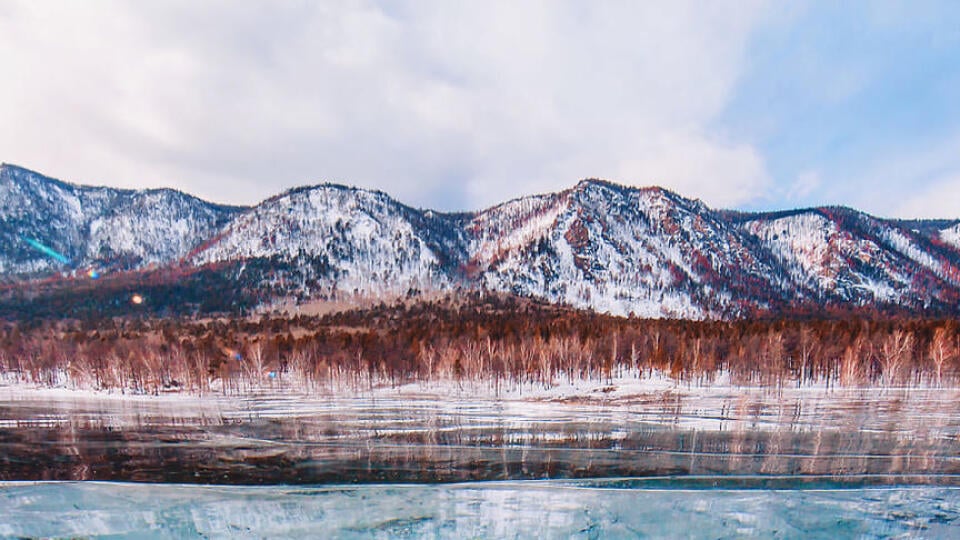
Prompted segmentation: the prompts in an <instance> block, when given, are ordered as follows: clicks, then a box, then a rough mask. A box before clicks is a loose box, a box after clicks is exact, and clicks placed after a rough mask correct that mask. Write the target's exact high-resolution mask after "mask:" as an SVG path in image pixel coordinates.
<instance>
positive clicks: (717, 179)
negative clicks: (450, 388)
mask: <svg viewBox="0 0 960 540" xmlns="http://www.w3.org/2000/svg"><path fill="white" fill-rule="evenodd" d="M0 126H2V127H0V161H5V162H9V163H16V164H19V165H23V166H25V167H28V168H31V169H35V170H38V171H40V172H43V173H45V174H48V175H51V176H55V177H58V178H62V179H65V180H70V181H75V182H80V183H93V184H106V185H114V186H122V187H158V186H169V187H175V188H178V189H182V190H185V191H188V192H191V193H193V194H196V195H198V196H201V197H204V198H206V199H210V200H214V201H219V202H227V203H242V204H250V203H254V202H256V201H258V200H260V199H263V198H265V197H268V196H270V195H272V194H275V193H277V192H279V191H281V190H283V189H286V188H289V187H293V186H296V185H303V184H308V183H310V184H312V183H318V182H323V181H336V182H340V183H346V184H352V185H359V186H363V187H370V188H378V189H383V190H385V191H387V192H389V193H391V194H392V195H394V196H396V197H397V198H399V199H400V200H402V201H404V202H406V203H408V204H412V205H415V206H421V207H431V208H436V209H443V210H463V209H477V208H481V207H484V206H487V205H490V204H493V203H496V202H500V201H503V200H506V199H509V198H512V197H517V196H522V195H525V194H530V193H537V192H544V191H553V190H559V189H563V188H565V187H569V186H571V185H573V184H574V183H575V182H576V181H577V179H579V178H584V177H602V178H607V179H611V180H614V181H618V182H621V183H624V184H631V185H651V184H658V185H662V186H665V187H668V188H671V189H674V190H676V191H679V192H680V193H682V194H684V195H687V196H690V197H697V198H701V199H703V200H704V201H705V202H706V203H708V204H710V205H712V206H718V207H732V208H743V209H778V208H787V207H795V206H803V205H813V204H826V203H829V204H846V205H852V206H856V207H858V208H861V209H864V210H867V211H869V212H872V213H876V214H880V215H887V216H903V217H947V216H950V217H960V7H958V4H957V3H955V2H951V1H947V2H942V3H936V2H932V3H930V2H922V1H908V2H902V3H897V2H882V1H876V2H779V3H767V2H764V1H760V0H757V1H754V0H736V1H731V2H710V1H705V0H695V1H692V2H689V3H688V2H684V1H670V2H662V3H660V5H657V4H655V3H654V2H635V1H625V2H604V1H596V2H593V1H590V2H587V1H571V2H565V1H562V0H544V1H521V2H516V1H507V2H496V1H493V2H491V1H483V2H480V1H468V0H463V1H450V0H442V1H436V2H433V1H427V0H423V1H413V2H405V1H389V2H373V1H348V0H344V1H329V2H298V1H293V0H284V1H271V2H267V1H264V2H250V1H242V0H229V1H222V2H217V1H204V2H197V1H194V0H187V1H182V2H180V1H160V2H142V1H139V0H134V1H107V0H102V1H101V0H89V1H85V2H73V1H63V2H56V1H46V0H23V1H16V0H14V1H10V0H0Z"/></svg>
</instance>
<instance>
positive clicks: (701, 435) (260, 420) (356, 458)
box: [0, 387, 960, 485]
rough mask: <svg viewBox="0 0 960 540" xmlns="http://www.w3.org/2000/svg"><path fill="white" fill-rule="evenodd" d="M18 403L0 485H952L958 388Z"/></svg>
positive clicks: (9, 414)
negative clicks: (791, 481)
mask: <svg viewBox="0 0 960 540" xmlns="http://www.w3.org/2000/svg"><path fill="white" fill-rule="evenodd" d="M17 397H18V399H16V400H13V399H7V400H0V480H117V481H126V480H135V481H151V482H189V483H197V482H199V483H225V484H264V483H284V484H319V483H357V482H375V483H376V482H463V481H472V480H511V479H548V478H554V479H555V478H604V477H650V476H664V475H669V476H688V475H700V476H704V475H705V476H718V475H719V476H728V475H767V476H771V475H772V476H777V475H791V476H794V477H811V478H816V477H818V476H823V475H827V476H829V477H832V478H834V479H843V478H851V479H852V478H857V480H856V484H857V485H864V484H873V485H876V484H902V483H904V482H909V483H911V484H918V483H927V484H933V485H943V484H950V485H960V482H958V481H957V478H958V477H960V476H958V475H960V459H958V457H960V455H958V454H960V452H958V444H957V440H958V436H960V399H958V397H960V396H958V393H957V391H955V390H942V389H899V390H890V389H886V390H876V389H855V390H842V391H841V390H831V391H829V392H827V391H823V390H817V389H792V390H785V389H784V390H780V391H775V390H766V391H763V390H750V389H732V388H729V387H726V388H723V387H720V388H708V389H698V388H694V389H691V390H684V389H683V388H682V387H678V388H670V389H665V390H662V391H656V392H648V393H645V394H644V393H641V394H634V395H629V396H618V397H617V399H616V400H615V401H602V400H583V399H576V400H563V401H556V400H554V401H544V400H543V398H540V397H533V398H530V397H526V398H524V399H499V400H495V399H481V398H476V397H474V398H466V397H462V396H461V397H458V396H449V395H448V396H445V397H442V396H440V395H427V394H423V393H421V394H402V393H401V394H398V393H397V392H396V391H395V390H394V391H385V392H382V393H380V394H375V395H370V396H366V397H362V398H335V397H328V398H317V397H308V396H302V395H300V396H296V395H294V396H290V395H272V396H258V397H256V398H250V399H228V398H222V399H204V400H196V399H192V400H191V399H179V398H168V399H164V398H132V399H109V398H99V399H73V398H66V397H62V396H52V395H50V394H44V393H36V394H29V393H27V394H24V395H19V396H17ZM551 399H553V398H551ZM865 479H866V480H865Z"/></svg>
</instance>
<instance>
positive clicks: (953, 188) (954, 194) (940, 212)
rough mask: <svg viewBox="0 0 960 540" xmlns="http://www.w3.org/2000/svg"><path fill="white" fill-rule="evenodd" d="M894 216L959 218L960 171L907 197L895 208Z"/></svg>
mask: <svg viewBox="0 0 960 540" xmlns="http://www.w3.org/2000/svg"><path fill="white" fill-rule="evenodd" d="M894 215H895V216H898V217H902V218H941V219H957V218H960V171H957V172H955V173H954V174H953V175H951V176H948V177H944V178H940V179H938V180H936V181H934V182H933V183H932V184H931V185H929V186H927V187H925V188H923V189H921V190H919V192H917V193H915V194H913V195H912V196H909V197H908V198H907V199H906V200H904V201H902V202H901V204H900V205H899V206H897V208H896V209H895V211H894Z"/></svg>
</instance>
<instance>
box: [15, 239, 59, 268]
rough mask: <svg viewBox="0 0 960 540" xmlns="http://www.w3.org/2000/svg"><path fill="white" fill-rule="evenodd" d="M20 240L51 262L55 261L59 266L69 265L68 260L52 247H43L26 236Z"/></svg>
mask: <svg viewBox="0 0 960 540" xmlns="http://www.w3.org/2000/svg"><path fill="white" fill-rule="evenodd" d="M20 238H21V239H22V240H23V241H24V242H26V243H27V244H29V245H30V247H32V248H33V249H35V250H37V251H39V252H40V253H43V254H44V255H46V256H47V257H50V258H51V259H53V260H55V261H57V262H59V263H61V264H70V259H68V258H67V257H66V256H65V255H63V254H62V253H60V252H59V251H57V250H55V249H53V248H52V247H49V246H45V245H43V244H41V243H40V242H38V241H36V240H34V239H33V238H27V237H26V236H21V237H20Z"/></svg>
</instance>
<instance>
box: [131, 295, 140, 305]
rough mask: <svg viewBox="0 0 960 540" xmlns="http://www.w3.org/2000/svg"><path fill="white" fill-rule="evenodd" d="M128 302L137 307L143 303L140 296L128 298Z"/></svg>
mask: <svg viewBox="0 0 960 540" xmlns="http://www.w3.org/2000/svg"><path fill="white" fill-rule="evenodd" d="M130 302H131V303H132V304H134V305H137V306H139V305H140V304H142V303H143V297H142V296H140V295H139V294H135V295H133V296H131V297H130Z"/></svg>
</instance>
